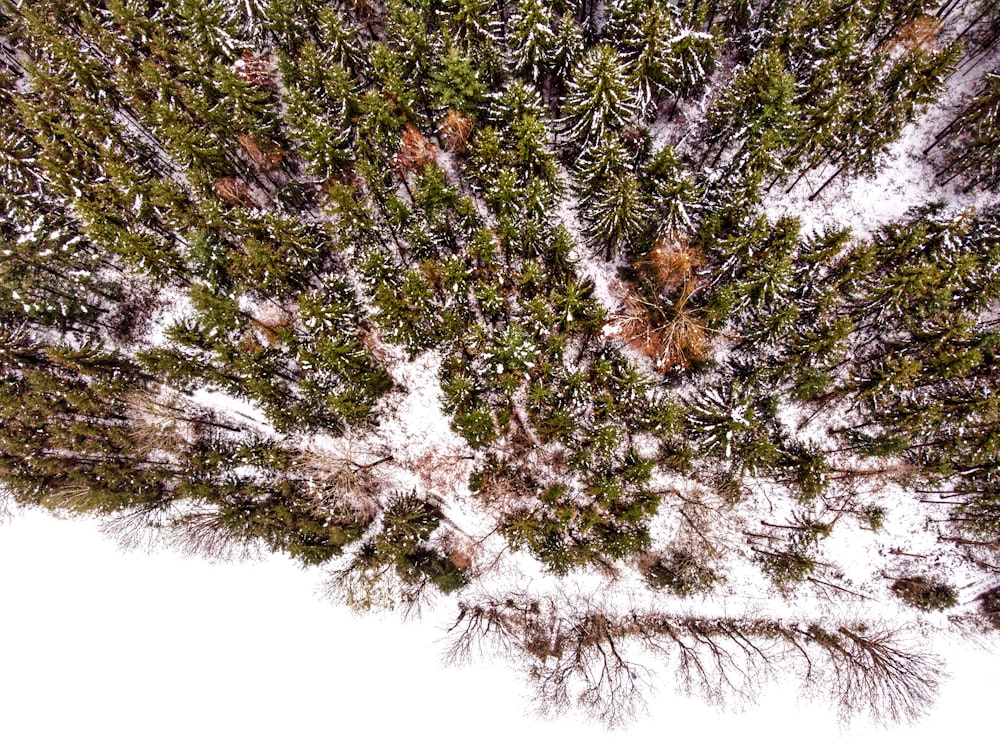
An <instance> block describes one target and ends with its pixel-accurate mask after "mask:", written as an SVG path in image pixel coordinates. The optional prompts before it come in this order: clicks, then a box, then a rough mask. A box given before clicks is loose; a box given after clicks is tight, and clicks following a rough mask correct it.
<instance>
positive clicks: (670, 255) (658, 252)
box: [640, 237, 705, 291]
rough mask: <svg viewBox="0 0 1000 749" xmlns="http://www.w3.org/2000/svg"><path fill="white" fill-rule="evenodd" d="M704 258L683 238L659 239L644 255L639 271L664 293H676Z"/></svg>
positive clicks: (702, 262) (689, 279)
mask: <svg viewBox="0 0 1000 749" xmlns="http://www.w3.org/2000/svg"><path fill="white" fill-rule="evenodd" d="M704 264H705V258H704V256H702V254H701V253H700V252H699V251H698V250H697V249H696V248H694V247H692V246H691V245H690V244H689V243H688V242H687V240H685V239H684V238H683V237H671V238H669V239H661V240H659V241H658V242H657V243H656V245H654V247H653V249H652V250H650V251H649V252H648V253H646V257H645V258H643V260H642V261H641V263H640V270H641V271H642V272H643V273H644V274H645V275H647V276H648V277H649V278H650V279H651V280H653V282H654V283H655V284H656V285H657V286H658V287H659V288H661V289H663V290H664V291H676V290H678V289H680V288H682V287H683V286H685V285H686V284H688V283H689V282H690V281H691V279H692V278H693V277H694V273H695V271H696V270H697V269H698V268H700V267H701V266H702V265H704Z"/></svg>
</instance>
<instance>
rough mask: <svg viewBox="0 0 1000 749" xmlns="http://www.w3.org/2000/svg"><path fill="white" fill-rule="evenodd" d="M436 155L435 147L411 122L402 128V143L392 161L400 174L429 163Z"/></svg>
mask: <svg viewBox="0 0 1000 749" xmlns="http://www.w3.org/2000/svg"><path fill="white" fill-rule="evenodd" d="M436 156H437V148H435V147H434V145H432V144H431V143H430V142H428V140H427V139H426V138H425V137H424V136H423V135H421V133H420V131H419V130H417V128H416V127H414V126H413V125H412V124H407V125H406V128H405V129H404V130H403V136H402V143H401V145H400V148H399V153H397V154H396V158H395V159H394V163H395V166H396V170H397V171H399V172H400V173H401V174H408V173H410V172H414V171H416V170H417V169H421V168H423V167H424V166H425V165H426V164H430V163H431V162H432V161H434V159H435V157H436Z"/></svg>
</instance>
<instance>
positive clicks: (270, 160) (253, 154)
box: [236, 133, 285, 172]
mask: <svg viewBox="0 0 1000 749" xmlns="http://www.w3.org/2000/svg"><path fill="white" fill-rule="evenodd" d="M236 141H237V142H238V143H239V144H240V145H241V146H242V147H243V150H244V151H246V154H247V158H248V159H250V163H252V164H253V165H254V166H255V167H257V168H258V169H260V170H262V171H265V172H271V171H274V170H275V169H277V168H278V167H280V166H281V163H282V162H283V161H284V160H285V152H284V151H283V150H282V149H280V148H278V147H276V146H275V147H272V148H266V149H265V148H264V147H263V146H261V144H260V143H258V142H257V139H256V138H254V137H253V136H252V135H250V133H243V134H242V135H237V136H236Z"/></svg>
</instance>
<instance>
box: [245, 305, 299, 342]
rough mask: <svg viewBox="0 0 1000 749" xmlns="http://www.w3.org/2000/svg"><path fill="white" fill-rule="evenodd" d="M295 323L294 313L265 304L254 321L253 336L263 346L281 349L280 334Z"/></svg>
mask: <svg viewBox="0 0 1000 749" xmlns="http://www.w3.org/2000/svg"><path fill="white" fill-rule="evenodd" d="M294 323H295V314H294V312H292V311H290V310H288V309H285V308H284V307H282V306H280V305H278V304H275V303H274V302H264V304H262V305H261V306H260V309H259V310H258V311H257V314H256V315H255V316H254V320H253V334H254V337H255V338H256V340H257V341H258V342H259V343H260V345H261V346H264V347H266V348H280V346H281V337H280V333H281V332H282V331H283V330H287V329H288V328H290V327H292V325H293V324H294Z"/></svg>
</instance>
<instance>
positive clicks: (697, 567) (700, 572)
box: [643, 549, 719, 596]
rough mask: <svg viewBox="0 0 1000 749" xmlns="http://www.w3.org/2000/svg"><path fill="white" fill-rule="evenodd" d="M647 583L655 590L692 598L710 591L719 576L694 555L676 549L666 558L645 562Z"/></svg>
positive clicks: (655, 558)
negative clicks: (667, 590) (696, 594)
mask: <svg viewBox="0 0 1000 749" xmlns="http://www.w3.org/2000/svg"><path fill="white" fill-rule="evenodd" d="M643 566H645V570H644V574H645V577H646V582H648V583H649V585H650V586H652V587H654V588H666V589H669V590H670V591H671V592H673V593H675V594H676V595H678V596H690V595H693V594H695V593H701V592H704V591H707V590H710V589H711V588H712V587H713V586H714V585H715V584H716V583H717V582H718V580H719V578H718V575H716V574H715V572H714V571H712V570H711V569H710V568H708V567H706V566H705V565H704V564H702V563H701V562H699V561H698V559H697V558H695V556H694V555H693V554H691V553H690V552H687V551H682V550H679V549H675V550H674V551H672V552H670V554H668V555H667V556H666V557H658V558H657V557H654V558H652V559H648V560H646V561H645V562H644V565H643Z"/></svg>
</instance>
